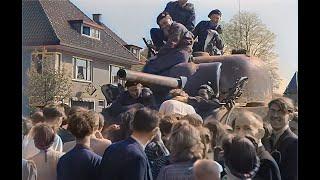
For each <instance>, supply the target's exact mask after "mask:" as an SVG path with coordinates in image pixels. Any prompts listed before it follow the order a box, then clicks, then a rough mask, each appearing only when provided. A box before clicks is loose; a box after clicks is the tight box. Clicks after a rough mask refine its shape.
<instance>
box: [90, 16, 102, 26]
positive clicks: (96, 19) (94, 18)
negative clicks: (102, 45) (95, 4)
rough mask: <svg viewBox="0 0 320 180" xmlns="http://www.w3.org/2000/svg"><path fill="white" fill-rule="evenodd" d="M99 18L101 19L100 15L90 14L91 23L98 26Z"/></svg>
mask: <svg viewBox="0 0 320 180" xmlns="http://www.w3.org/2000/svg"><path fill="white" fill-rule="evenodd" d="M100 18H101V14H92V19H93V21H94V22H96V23H98V24H101V21H100Z"/></svg>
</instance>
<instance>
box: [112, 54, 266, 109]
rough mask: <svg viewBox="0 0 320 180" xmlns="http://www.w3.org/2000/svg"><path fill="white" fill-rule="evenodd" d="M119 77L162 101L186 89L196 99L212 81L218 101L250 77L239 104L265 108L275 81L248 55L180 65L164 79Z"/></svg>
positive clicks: (203, 58) (123, 74)
mask: <svg viewBox="0 0 320 180" xmlns="http://www.w3.org/2000/svg"><path fill="white" fill-rule="evenodd" d="M118 77H119V78H120V79H124V80H135V81H139V82H141V83H143V84H147V85H148V86H149V87H150V88H151V90H152V91H153V92H154V94H155V95H156V96H160V97H164V96H165V94H166V93H167V92H168V91H169V90H170V89H172V88H183V89H184V91H185V92H186V93H188V94H189V95H190V96H196V95H197V92H198V88H199V87H200V85H202V84H206V83H208V81H210V82H211V83H212V88H213V90H214V91H215V93H216V94H217V96H218V97H219V100H222V99H224V98H225V96H226V95H227V94H228V92H229V89H230V88H232V87H233V85H234V84H235V82H236V80H237V79H240V78H241V77H248V83H247V85H246V86H245V89H244V91H243V94H242V96H241V97H240V98H239V99H238V100H237V102H238V103H249V104H250V103H252V102H261V104H264V103H267V102H269V101H270V100H271V98H272V81H271V77H270V74H269V72H268V71H267V70H266V68H265V64H264V63H263V62H262V60H260V59H258V58H254V57H249V56H246V55H228V56H198V57H194V58H193V60H192V62H189V63H180V64H177V65H175V66H174V67H172V68H170V69H169V70H168V71H165V72H164V73H162V74H161V75H153V74H148V73H142V72H134V71H130V70H119V71H118ZM159 103H161V100H159Z"/></svg>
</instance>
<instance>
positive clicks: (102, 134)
mask: <svg viewBox="0 0 320 180" xmlns="http://www.w3.org/2000/svg"><path fill="white" fill-rule="evenodd" d="M221 15H222V14H221V12H220V11H219V10H217V9H215V10H213V11H211V12H210V13H209V15H208V17H209V18H210V21H201V22H200V23H199V24H197V25H195V12H194V6H193V4H191V3H187V0H178V1H175V2H170V3H168V4H167V6H166V8H165V11H164V12H162V13H161V14H160V15H159V16H158V17H157V23H158V25H159V26H160V29H159V28H153V29H151V31H150V33H151V37H152V40H153V42H154V48H155V50H156V51H158V54H157V55H156V56H154V58H152V59H151V60H150V61H149V62H148V63H147V64H146V66H145V67H144V69H143V71H144V72H148V73H152V74H161V72H163V71H164V70H166V69H168V68H170V67H172V66H173V65H175V64H177V63H181V62H187V61H188V58H189V56H190V53H191V52H192V51H206V52H209V54H211V55H217V54H219V52H220V54H221V53H222V52H223V51H222V49H223V43H222V41H221V39H220V37H219V34H221V33H222V28H221V26H220V25H219V20H220V17H221ZM208 37H209V38H208ZM213 37H214V38H213ZM195 38H197V39H198V41H197V42H196V43H195V44H194V39H195ZM213 41H214V42H213ZM125 86H126V90H125V91H124V92H122V93H121V94H120V95H119V96H118V97H117V99H116V100H114V101H113V102H112V105H111V106H110V107H108V115H106V114H101V113H98V112H95V111H94V110H89V109H86V108H83V107H79V106H73V107H69V106H68V105H66V104H50V105H47V106H45V107H44V108H42V109H38V110H37V111H35V112H33V113H32V114H31V115H30V116H29V117H27V118H25V119H23V121H22V123H23V124H22V125H23V126H22V127H23V129H22V130H23V133H22V152H23V153H22V176H23V177H22V178H23V180H31V179H32V180H34V179H39V180H50V179H52V180H53V179H55V180H56V179H57V180H73V179H74V180H82V179H83V180H88V179H90V180H95V179H97V180H152V179H154V180H180V179H183V180H189V179H190V180H219V179H224V180H250V179H254V180H260V179H263V180H281V179H282V180H296V179H298V172H297V166H298V165H297V161H298V160H297V156H298V154H297V144H298V136H297V133H296V131H297V124H293V125H296V126H290V124H292V123H291V122H297V114H296V109H297V108H296V107H295V106H294V105H293V103H292V101H291V100H290V99H288V98H285V97H280V98H276V99H273V100H272V101H270V102H269V104H268V113H267V116H266V117H261V116H259V115H258V114H256V113H254V112H251V111H247V110H241V111H239V112H238V114H237V116H236V117H235V119H233V120H232V122H230V124H227V123H222V121H220V119H221V117H222V116H221V115H220V114H219V112H223V110H225V109H226V110H230V108H232V106H234V102H230V103H229V104H228V103H227V104H222V103H220V101H219V100H218V96H217V93H216V92H214V90H213V89H212V87H211V86H210V85H207V84H205V85H201V86H200V87H199V88H198V90H199V91H198V96H196V97H191V96H189V95H188V94H187V93H186V92H184V91H183V90H182V89H172V90H171V91H170V92H169V95H168V97H166V100H165V101H164V102H162V103H161V104H160V106H159V105H157V104H156V101H155V98H154V94H153V93H152V91H151V90H150V89H149V88H147V87H144V86H143V85H142V84H141V83H139V82H133V81H127V82H126V84H125ZM289 122H290V123H289ZM291 128H292V130H293V131H294V132H292V130H291Z"/></svg>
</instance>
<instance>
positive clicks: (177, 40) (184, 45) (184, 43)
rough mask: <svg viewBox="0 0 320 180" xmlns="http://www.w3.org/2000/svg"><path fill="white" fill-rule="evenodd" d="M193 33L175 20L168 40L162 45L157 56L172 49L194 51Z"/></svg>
mask: <svg viewBox="0 0 320 180" xmlns="http://www.w3.org/2000/svg"><path fill="white" fill-rule="evenodd" d="M192 45H193V34H192V33H191V32H190V31H188V29H187V28H186V27H185V26H184V25H182V24H180V23H177V22H173V23H172V25H171V27H170V29H169V36H168V41H167V42H166V43H165V45H164V46H162V47H161V49H160V50H159V52H158V54H157V56H163V55H166V54H168V53H170V52H172V51H179V50H184V51H187V52H190V53H191V52H192Z"/></svg>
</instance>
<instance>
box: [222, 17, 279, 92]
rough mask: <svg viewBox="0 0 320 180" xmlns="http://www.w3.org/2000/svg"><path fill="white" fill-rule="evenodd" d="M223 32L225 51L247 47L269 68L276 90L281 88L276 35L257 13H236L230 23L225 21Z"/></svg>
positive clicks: (247, 49)
mask: <svg viewBox="0 0 320 180" xmlns="http://www.w3.org/2000/svg"><path fill="white" fill-rule="evenodd" d="M223 26H224V31H223V34H222V37H223V40H224V42H225V51H229V52H231V50H232V49H245V50H246V51H247V54H248V55H250V56H256V57H259V58H260V59H262V60H263V61H264V62H265V63H266V65H267V67H268V68H269V72H270V75H271V77H272V79H273V88H274V90H275V89H277V88H279V83H280V77H279V75H278V63H277V61H276V58H277V57H278V55H277V54H276V53H275V49H274V48H275V39H276V35H275V34H274V33H273V32H271V31H270V30H269V29H268V28H267V26H266V25H265V24H263V23H262V21H261V20H260V18H259V17H258V15H257V14H256V13H250V12H246V11H242V12H241V13H240V17H239V14H236V15H234V16H233V17H232V19H231V20H230V21H229V22H228V23H224V24H223Z"/></svg>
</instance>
